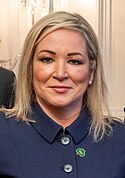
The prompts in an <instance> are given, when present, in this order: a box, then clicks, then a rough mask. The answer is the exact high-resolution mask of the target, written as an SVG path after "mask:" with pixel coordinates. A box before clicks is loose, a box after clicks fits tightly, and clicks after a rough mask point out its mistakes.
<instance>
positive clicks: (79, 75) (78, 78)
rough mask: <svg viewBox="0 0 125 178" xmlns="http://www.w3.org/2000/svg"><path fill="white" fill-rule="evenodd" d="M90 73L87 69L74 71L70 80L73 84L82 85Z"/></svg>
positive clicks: (86, 81) (87, 79)
mask: <svg viewBox="0 0 125 178" xmlns="http://www.w3.org/2000/svg"><path fill="white" fill-rule="evenodd" d="M89 76H90V71H89V69H88V68H82V69H80V70H77V72H76V71H75V72H74V73H72V79H74V82H76V83H78V84H84V83H87V84H88V81H89Z"/></svg>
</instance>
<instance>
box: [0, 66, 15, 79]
mask: <svg viewBox="0 0 125 178" xmlns="http://www.w3.org/2000/svg"><path fill="white" fill-rule="evenodd" d="M0 76H2V77H3V78H6V77H8V78H12V79H13V78H15V73H14V72H13V71H12V70H9V69H6V68H3V67H0Z"/></svg>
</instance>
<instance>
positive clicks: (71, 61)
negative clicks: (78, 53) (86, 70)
mask: <svg viewBox="0 0 125 178" xmlns="http://www.w3.org/2000/svg"><path fill="white" fill-rule="evenodd" d="M68 63H70V64H71V65H80V64H82V62H81V61H79V60H75V59H72V60H69V61H68Z"/></svg>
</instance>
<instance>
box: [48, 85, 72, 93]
mask: <svg viewBox="0 0 125 178" xmlns="http://www.w3.org/2000/svg"><path fill="white" fill-rule="evenodd" d="M50 88H52V89H53V90H54V91H55V92H58V93H65V92H67V91H69V90H70V89H71V87H69V86H60V85H54V86H51V87H50Z"/></svg>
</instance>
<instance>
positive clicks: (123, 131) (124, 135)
mask: <svg viewBox="0 0 125 178" xmlns="http://www.w3.org/2000/svg"><path fill="white" fill-rule="evenodd" d="M112 137H113V141H114V143H115V144H117V145H118V144H119V145H121V146H123V145H124V149H125V123H122V122H119V121H113V126H112Z"/></svg>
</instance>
